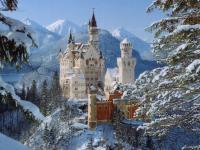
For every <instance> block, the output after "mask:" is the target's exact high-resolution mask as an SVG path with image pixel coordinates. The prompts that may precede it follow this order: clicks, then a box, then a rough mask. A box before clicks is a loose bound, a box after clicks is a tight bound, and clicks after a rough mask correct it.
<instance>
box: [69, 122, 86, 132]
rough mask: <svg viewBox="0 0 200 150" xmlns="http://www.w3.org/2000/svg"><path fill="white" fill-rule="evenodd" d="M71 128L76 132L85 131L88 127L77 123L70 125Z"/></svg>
mask: <svg viewBox="0 0 200 150" xmlns="http://www.w3.org/2000/svg"><path fill="white" fill-rule="evenodd" d="M72 127H74V128H76V129H78V130H83V129H87V128H88V126H87V125H85V124H82V123H78V122H75V123H74V124H72Z"/></svg>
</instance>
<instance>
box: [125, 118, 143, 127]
mask: <svg viewBox="0 0 200 150" xmlns="http://www.w3.org/2000/svg"><path fill="white" fill-rule="evenodd" d="M122 123H125V124H129V125H133V126H143V125H144V122H143V121H140V120H127V119H125V120H123V121H122Z"/></svg>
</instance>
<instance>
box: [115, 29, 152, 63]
mask: <svg viewBox="0 0 200 150" xmlns="http://www.w3.org/2000/svg"><path fill="white" fill-rule="evenodd" d="M112 35H113V36H114V37H115V38H117V39H119V40H123V39H124V38H128V39H129V41H131V42H132V43H133V48H134V49H135V50H136V51H137V52H138V53H139V54H140V55H141V57H142V58H143V59H145V60H153V55H152V52H151V47H150V45H149V43H147V42H145V41H143V40H142V39H140V38H138V37H137V36H135V35H134V34H133V33H131V32H129V31H127V30H126V29H124V28H118V29H115V30H114V31H113V32H112Z"/></svg>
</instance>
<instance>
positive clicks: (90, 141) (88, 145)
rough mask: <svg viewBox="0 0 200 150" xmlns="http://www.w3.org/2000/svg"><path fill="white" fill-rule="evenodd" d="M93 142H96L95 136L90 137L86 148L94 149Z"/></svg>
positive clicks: (88, 149) (87, 149)
mask: <svg viewBox="0 0 200 150" xmlns="http://www.w3.org/2000/svg"><path fill="white" fill-rule="evenodd" d="M93 143H94V139H93V137H89V139H88V143H87V146H86V150H94V147H93Z"/></svg>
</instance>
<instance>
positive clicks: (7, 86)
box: [0, 77, 44, 121]
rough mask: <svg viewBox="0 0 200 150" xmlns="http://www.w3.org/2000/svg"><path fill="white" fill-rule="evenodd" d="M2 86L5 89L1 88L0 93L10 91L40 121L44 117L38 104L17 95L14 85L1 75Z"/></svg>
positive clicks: (0, 85)
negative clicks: (4, 79) (5, 80)
mask: <svg viewBox="0 0 200 150" xmlns="http://www.w3.org/2000/svg"><path fill="white" fill-rule="evenodd" d="M0 87H2V88H3V90H0V93H1V94H2V95H4V94H6V92H10V94H11V95H12V97H13V99H14V100H15V101H16V102H17V103H18V104H19V105H21V106H22V107H23V109H24V110H27V111H29V112H30V113H31V114H32V115H33V116H34V117H35V119H37V120H40V121H41V120H43V119H44V115H43V114H42V113H41V112H40V109H39V108H38V107H37V106H36V105H34V104H33V103H31V102H29V101H25V100H21V98H20V97H19V96H18V95H16V93H15V89H14V87H13V86H12V85H10V84H8V83H6V82H4V81H3V80H2V78H1V77H0Z"/></svg>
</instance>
